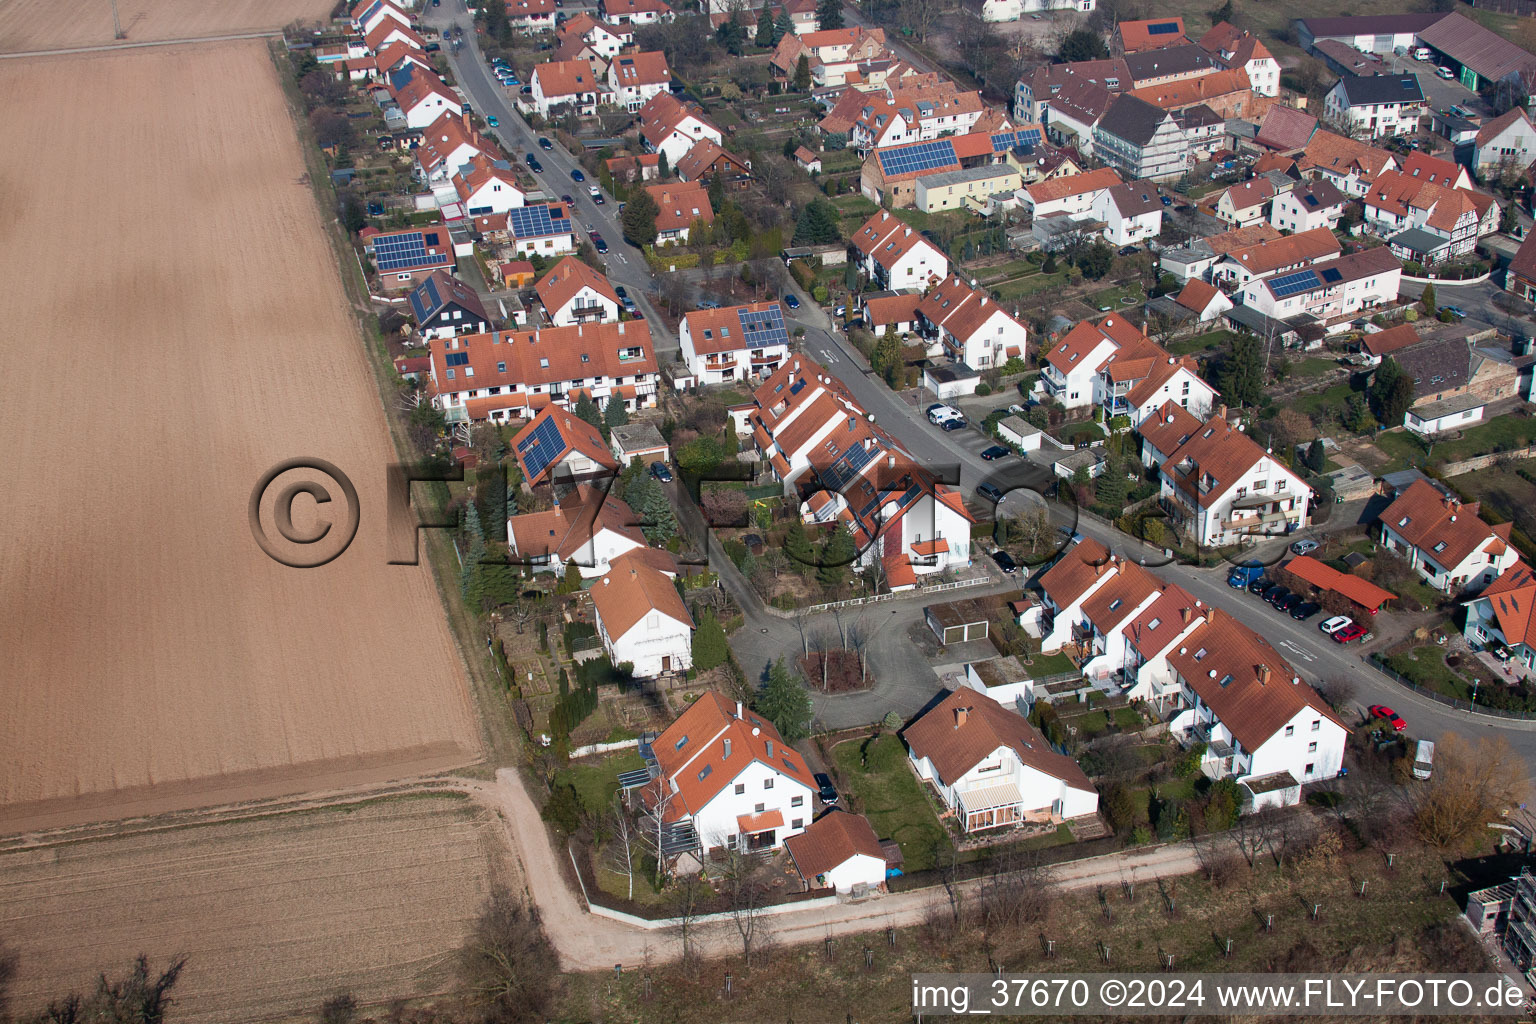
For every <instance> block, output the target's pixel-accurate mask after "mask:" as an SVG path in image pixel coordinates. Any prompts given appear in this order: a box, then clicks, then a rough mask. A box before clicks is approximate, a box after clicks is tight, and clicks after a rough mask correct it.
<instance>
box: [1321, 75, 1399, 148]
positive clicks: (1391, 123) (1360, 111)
mask: <svg viewBox="0 0 1536 1024" xmlns="http://www.w3.org/2000/svg"><path fill="white" fill-rule="evenodd" d="M1423 112H1424V92H1423V90H1422V89H1420V87H1419V77H1418V76H1417V75H1370V76H1361V75H1345V76H1344V77H1343V78H1341V79H1339V83H1338V84H1337V85H1335V86H1334V87H1333V88H1332V89H1331V90H1329V92H1328V95H1327V96H1326V97H1325V98H1324V100H1323V117H1324V118H1325V119H1326V120H1329V121H1332V122H1334V123H1335V124H1339V125H1343V126H1346V127H1347V128H1348V129H1349V132H1350V134H1351V135H1363V136H1365V137H1366V138H1370V139H1384V138H1389V137H1391V136H1394V135H1401V134H1403V133H1404V132H1411V131H1416V130H1417V129H1418V126H1419V115H1420V114H1422V113H1423Z"/></svg>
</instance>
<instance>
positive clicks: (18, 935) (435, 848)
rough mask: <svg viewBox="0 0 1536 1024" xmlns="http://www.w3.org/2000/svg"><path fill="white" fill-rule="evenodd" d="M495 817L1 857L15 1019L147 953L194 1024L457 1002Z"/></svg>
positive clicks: (276, 823) (501, 877)
mask: <svg viewBox="0 0 1536 1024" xmlns="http://www.w3.org/2000/svg"><path fill="white" fill-rule="evenodd" d="M499 832H500V829H499V828H498V826H497V825H496V824H495V822H494V819H493V818H492V816H491V815H490V813H488V812H485V811H481V810H479V809H478V808H477V807H476V806H475V805H474V804H472V803H471V802H470V801H469V800H467V799H461V798H455V797H451V796H415V797H398V798H393V799H387V800H381V801H377V802H373V803H366V804H361V805H356V806H353V807H333V808H327V809H323V810H316V811H306V812H295V813H289V814H281V815H277V816H275V817H271V818H260V819H248V820H243V821H235V822H229V823H224V824H212V825H201V826H191V827H186V828H180V829H176V830H173V831H168V832H160V833H146V834H140V835H130V836H124V837H121V838H114V839H102V840H95V841H90V842H83V843H71V844H66V845H60V846H51V847H45V848H42V849H35V850H23V851H20V852H15V853H6V854H0V935H4V937H5V939H6V941H7V943H8V944H10V945H11V946H12V947H13V948H14V949H16V951H17V952H18V953H20V955H21V963H20V973H19V976H18V978H17V982H16V984H15V986H14V987H13V990H12V1000H11V1008H12V1009H13V1010H15V1011H18V1012H20V1014H21V1015H22V1016H27V1015H28V1013H29V1012H32V1011H36V1010H40V1009H42V1008H43V1007H44V1006H45V1005H46V1004H47V1002H48V1000H49V999H51V998H57V997H59V996H61V995H63V994H64V993H66V992H69V991H77V990H80V989H81V988H89V987H90V986H91V985H92V983H93V982H94V980H95V977H96V975H97V973H98V972H102V971H105V972H106V973H107V974H109V975H112V974H119V973H121V972H122V971H123V970H124V969H126V967H127V966H129V965H130V964H131V963H132V960H133V958H134V957H135V956H137V955H138V954H139V953H141V952H142V953H144V954H145V955H147V956H149V957H150V959H151V966H152V967H163V966H164V965H165V964H166V963H167V962H168V960H169V958H170V957H171V956H173V955H175V954H177V953H185V954H186V955H187V958H188V959H187V967H186V970H185V971H184V972H183V974H182V976H181V980H180V981H179V982H178V983H177V986H176V988H175V990H174V992H173V993H172V994H173V996H174V997H175V1000H176V1004H177V1005H176V1010H175V1013H174V1016H175V1017H176V1019H177V1020H179V1021H180V1020H186V1021H189V1022H197V1021H209V1022H214V1021H217V1022H220V1024H222V1022H227V1021H254V1020H270V1019H286V1018H291V1017H299V1016H303V1017H305V1018H306V1019H310V1020H313V1019H314V1012H315V1011H316V1010H317V1009H318V1007H319V1005H320V1003H321V1002H322V1001H323V1000H325V999H327V998H328V997H330V996H332V995H334V994H336V993H337V992H346V991H350V992H352V993H353V995H354V996H355V997H356V998H357V999H358V1001H359V1002H360V1003H367V1002H378V1001H383V1000H388V999H392V998H395V997H409V996H413V995H426V994H433V993H437V992H442V991H445V990H446V989H447V988H448V987H449V986H450V984H451V982H452V972H453V955H454V952H455V951H456V950H457V949H458V948H459V947H460V945H461V944H462V943H463V940H464V936H465V935H466V934H467V932H468V929H469V925H470V922H472V921H473V919H474V917H475V915H476V914H477V912H478V911H479V909H480V905H481V903H482V901H483V900H484V898H485V895H486V893H487V892H488V891H489V889H490V887H491V884H492V883H493V881H500V882H502V883H503V884H511V878H510V876H508V875H507V874H506V872H507V870H508V869H507V867H506V865H505V864H504V863H503V859H504V858H503V857H502V856H501V855H499V854H498V853H497V850H498V849H503V850H504V846H502V845H500V844H498V842H497V836H498V834H499Z"/></svg>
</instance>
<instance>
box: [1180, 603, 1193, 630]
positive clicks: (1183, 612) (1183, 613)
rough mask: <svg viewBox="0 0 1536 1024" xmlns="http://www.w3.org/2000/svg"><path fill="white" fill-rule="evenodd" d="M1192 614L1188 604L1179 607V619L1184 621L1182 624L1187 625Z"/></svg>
mask: <svg viewBox="0 0 1536 1024" xmlns="http://www.w3.org/2000/svg"><path fill="white" fill-rule="evenodd" d="M1193 616H1194V613H1193V612H1191V611H1190V610H1189V606H1188V605H1185V606H1184V607H1183V608H1180V609H1179V619H1180V620H1181V621H1182V622H1183V623H1184V625H1186V626H1187V625H1189V620H1190V619H1191V618H1192V617H1193Z"/></svg>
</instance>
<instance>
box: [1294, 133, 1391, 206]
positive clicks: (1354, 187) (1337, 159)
mask: <svg viewBox="0 0 1536 1024" xmlns="http://www.w3.org/2000/svg"><path fill="white" fill-rule="evenodd" d="M1399 166H1400V165H1399V163H1398V159H1397V157H1396V156H1394V155H1393V154H1391V153H1389V152H1387V151H1386V150H1385V149H1378V148H1377V147H1375V146H1372V145H1370V144H1369V143H1366V142H1361V141H1360V140H1358V139H1350V138H1345V137H1344V136H1343V135H1339V134H1338V133H1336V132H1330V131H1324V130H1322V129H1319V130H1317V131H1315V132H1313V133H1312V135H1311V137H1310V138H1309V139H1308V141H1307V144H1306V148H1305V149H1304V150H1302V151H1301V152H1300V153H1299V154H1298V157H1297V167H1298V169H1299V170H1300V171H1301V172H1302V173H1303V174H1304V175H1306V176H1308V177H1314V178H1323V179H1324V180H1326V181H1328V182H1329V183H1330V184H1332V185H1333V186H1334V187H1335V188H1337V189H1338V190H1339V191H1340V192H1343V193H1344V194H1345V195H1346V196H1350V197H1352V198H1355V199H1359V198H1361V197H1363V196H1364V195H1365V193H1366V191H1367V190H1369V189H1370V187H1371V182H1373V181H1375V180H1376V179H1377V178H1378V177H1380V176H1381V175H1382V174H1385V173H1386V172H1387V171H1395V170H1397V169H1398V167H1399Z"/></svg>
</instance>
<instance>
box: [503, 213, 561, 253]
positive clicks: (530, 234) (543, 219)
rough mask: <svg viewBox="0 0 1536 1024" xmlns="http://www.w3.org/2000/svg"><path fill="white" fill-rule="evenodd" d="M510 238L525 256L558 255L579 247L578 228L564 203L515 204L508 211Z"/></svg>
mask: <svg viewBox="0 0 1536 1024" xmlns="http://www.w3.org/2000/svg"><path fill="white" fill-rule="evenodd" d="M507 239H508V242H509V244H510V245H511V247H512V250H513V251H514V252H516V253H517V254H518V255H521V256H529V255H533V254H534V253H537V254H538V255H540V256H558V255H560V254H561V253H567V252H575V251H576V228H575V226H574V225H573V224H572V223H571V211H570V208H569V207H567V206H566V205H565V204H564V203H547V204H542V205H539V206H521V207H514V208H513V209H511V210H508V211H507Z"/></svg>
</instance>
